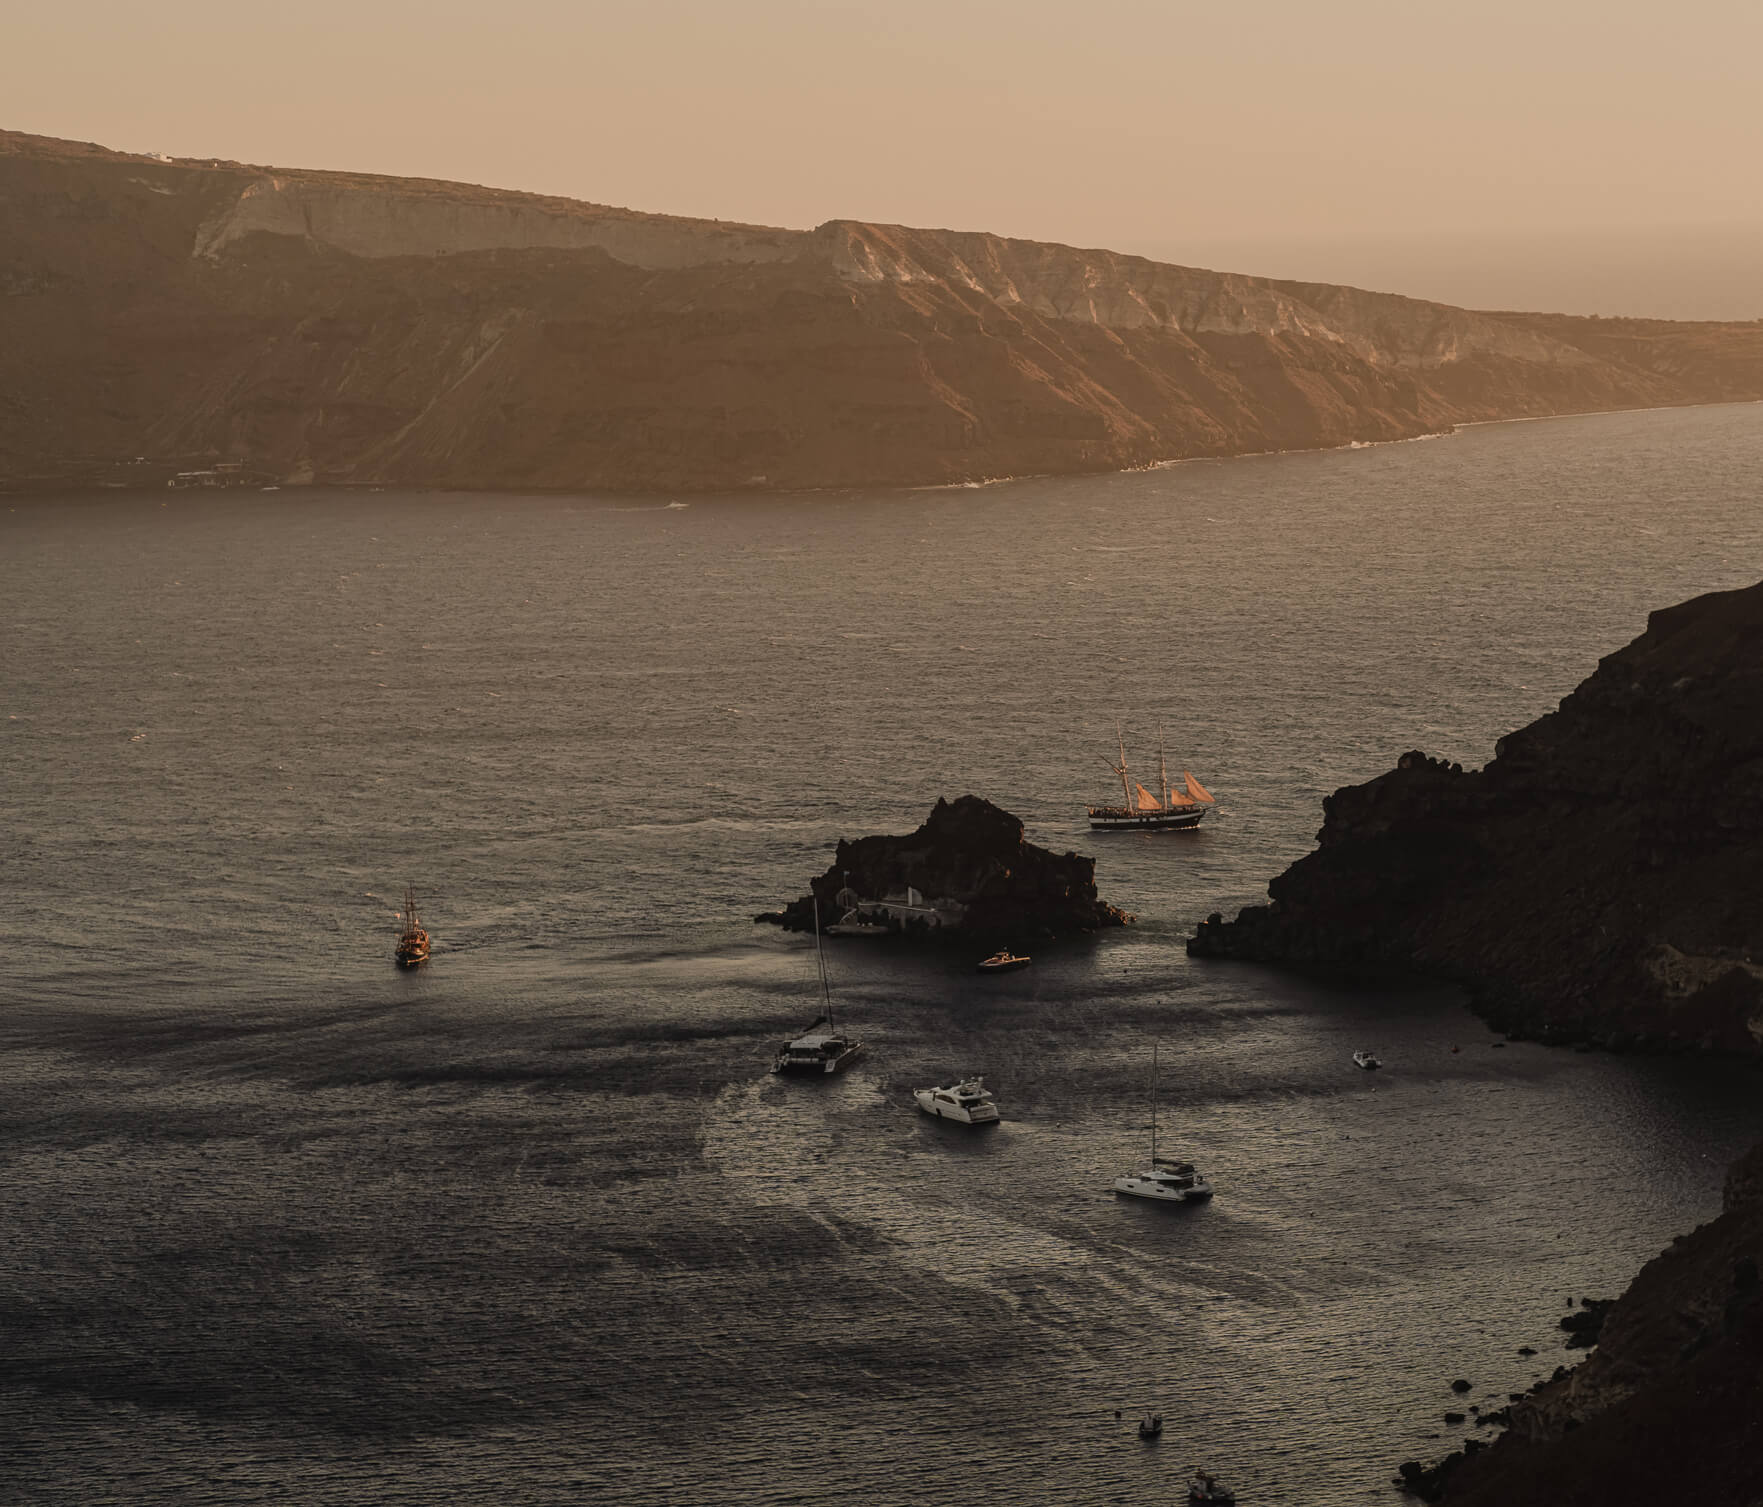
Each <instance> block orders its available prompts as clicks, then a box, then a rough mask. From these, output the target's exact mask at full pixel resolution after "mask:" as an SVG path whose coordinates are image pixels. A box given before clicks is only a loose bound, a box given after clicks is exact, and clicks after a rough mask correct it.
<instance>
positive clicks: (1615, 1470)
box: [1404, 1146, 1763, 1507]
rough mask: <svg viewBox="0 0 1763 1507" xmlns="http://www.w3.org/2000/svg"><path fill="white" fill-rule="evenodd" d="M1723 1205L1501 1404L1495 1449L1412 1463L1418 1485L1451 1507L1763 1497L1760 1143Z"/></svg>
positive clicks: (1407, 1471) (1745, 1502)
mask: <svg viewBox="0 0 1763 1507" xmlns="http://www.w3.org/2000/svg"><path fill="white" fill-rule="evenodd" d="M1723 1203H1724V1207H1723V1211H1722V1213H1721V1214H1720V1216H1719V1217H1718V1218H1717V1219H1714V1220H1711V1221H1710V1222H1709V1223H1707V1224H1705V1225H1703V1226H1702V1227H1701V1228H1700V1229H1698V1230H1695V1231H1694V1232H1693V1233H1691V1234H1689V1235H1683V1236H1679V1237H1678V1238H1677V1240H1675V1241H1674V1242H1673V1243H1672V1245H1671V1246H1670V1247H1669V1248H1668V1249H1667V1250H1666V1251H1664V1252H1663V1253H1662V1254H1661V1255H1659V1256H1656V1257H1654V1258H1653V1260H1652V1261H1650V1262H1648V1263H1647V1265H1646V1266H1645V1267H1643V1268H1642V1269H1641V1272H1640V1274H1639V1275H1638V1276H1637V1277H1636V1278H1635V1279H1634V1281H1633V1282H1632V1283H1631V1284H1630V1286H1629V1288H1628V1291H1627V1292H1625V1293H1624V1294H1623V1295H1622V1297H1621V1298H1619V1299H1618V1300H1617V1301H1616V1302H1615V1303H1614V1304H1613V1305H1611V1306H1610V1307H1609V1310H1608V1312H1607V1313H1605V1314H1604V1316H1603V1321H1602V1324H1601V1326H1600V1328H1599V1332H1598V1337H1597V1348H1596V1350H1594V1351H1593V1352H1592V1354H1591V1355H1590V1356H1589V1357H1588V1358H1587V1359H1586V1360H1585V1361H1584V1362H1582V1363H1581V1364H1580V1365H1578V1366H1576V1367H1574V1368H1572V1369H1571V1370H1565V1371H1558V1372H1557V1373H1556V1375H1555V1377H1554V1378H1553V1379H1551V1380H1550V1381H1546V1382H1544V1383H1543V1384H1542V1385H1541V1386H1539V1387H1537V1388H1536V1389H1535V1391H1534V1392H1533V1393H1532V1394H1531V1395H1530V1396H1528V1397H1525V1398H1522V1399H1520V1400H1518V1401H1515V1402H1514V1403H1513V1404H1512V1405H1511V1407H1510V1408H1508V1409H1504V1410H1503V1412H1504V1413H1505V1414H1506V1422H1507V1424H1508V1427H1507V1430H1506V1432H1505V1433H1504V1434H1502V1435H1501V1436H1500V1437H1499V1438H1497V1439H1496V1440H1495V1441H1494V1442H1493V1444H1492V1445H1491V1446H1490V1447H1485V1448H1475V1449H1471V1450H1466V1451H1463V1452H1459V1453H1456V1454H1453V1455H1451V1456H1449V1457H1447V1459H1446V1460H1444V1461H1442V1462H1440V1463H1439V1464H1438V1465H1436V1466H1433V1467H1431V1468H1429V1469H1424V1470H1415V1469H1412V1468H1410V1467H1404V1475H1405V1476H1406V1478H1407V1480H1408V1482H1409V1484H1410V1486H1411V1488H1412V1489H1415V1490H1416V1493H1417V1494H1418V1495H1420V1496H1422V1497H1423V1498H1424V1499H1425V1500H1428V1501H1435V1502H1439V1501H1442V1502H1445V1503H1447V1504H1449V1507H1625V1504H1629V1503H1634V1504H1646V1507H1651V1504H1654V1503H1659V1502H1674V1501H1676V1502H1696V1503H1699V1504H1702V1507H1752V1504H1754V1503H1756V1502H1758V1501H1763V1281H1760V1280H1759V1270H1760V1268H1763V1146H1759V1147H1757V1148H1755V1149H1754V1150H1752V1151H1751V1152H1750V1153H1749V1154H1748V1155H1746V1156H1745V1157H1743V1158H1741V1159H1740V1160H1739V1161H1738V1162H1737V1163H1735V1164H1734V1166H1733V1167H1732V1169H1731V1171H1730V1172H1729V1173H1728V1175H1727V1181H1726V1193H1725V1198H1724V1200H1723ZM1472 1442H1473V1441H1472Z"/></svg>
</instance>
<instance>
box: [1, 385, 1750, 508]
mask: <svg viewBox="0 0 1763 1507" xmlns="http://www.w3.org/2000/svg"><path fill="white" fill-rule="evenodd" d="M1759 406H1763V397H1759V398H1726V399H1720V400H1716V401H1712V402H1686V403H1652V404H1646V405H1643V406H1640V407H1628V408H1582V409H1568V410H1563V411H1561V412H1559V413H1528V414H1518V415H1515V416H1513V417H1511V418H1501V419H1465V420H1463V421H1461V422H1458V423H1453V424H1452V425H1451V426H1450V427H1449V428H1446V429H1435V430H1429V431H1427V432H1426V433H1424V434H1408V435H1401V436H1399V437H1397V438H1394V439H1356V440H1348V441H1346V442H1345V443H1343V444H1339V445H1303V446H1293V447H1290V448H1288V449H1274V450H1240V451H1228V452H1221V453H1217V454H1207V455H1181V456H1173V457H1170V458H1168V459H1165V460H1155V461H1147V462H1145V463H1144V464H1142V465H1135V466H1110V467H1105V468H1101V469H1097V470H1071V471H1024V472H1019V473H1013V474H1011V475H1008V476H983V477H971V478H968V479H966V480H961V481H942V482H886V481H878V482H852V483H840V484H837V485H820V486H800V487H786V486H770V485H764V486H761V485H742V484H738V483H731V484H725V485H715V486H713V485H708V484H706V485H703V486H669V487H658V486H657V487H644V486H640V485H631V486H620V487H607V488H592V489H588V488H580V487H532V486H527V487H518V486H488V485H481V484H477V483H472V484H469V485H467V484H463V483H462V484H460V485H458V486H434V485H420V484H406V483H400V482H395V481H374V482H364V481H331V480H311V481H288V480H281V481H276V482H272V483H269V484H267V485H262V486H259V485H254V484H253V485H245V484H241V485H237V486H209V487H181V488H179V487H171V486H168V485H167V484H166V483H164V482H163V481H156V482H148V481H142V482H139V483H134V484H130V483H127V482H96V481H90V480H70V481H68V482H66V483H65V484H58V485H54V486H34V487H30V486H24V485H21V484H20V483H19V482H18V481H16V480H13V479H9V478H6V477H0V497H7V498H23V499H36V498H42V499H48V498H52V497H62V496H69V495H80V496H98V495H103V494H119V495H128V496H143V495H145V496H153V495H157V494H161V493H165V492H171V491H175V492H179V493H180V494H182V493H188V494H192V495H195V496H212V495H213V494H215V493H239V494H247V495H252V496H256V495H260V494H262V493H264V492H292V493H302V492H310V493H319V492H402V493H413V494H415V495H418V496H423V495H433V496H437V497H456V496H460V495H462V494H467V493H472V492H482V493H488V494H491V495H494V496H497V497H581V498H596V497H641V498H645V499H649V498H663V497H673V496H677V495H681V494H683V495H685V496H689V497H690V498H691V499H692V500H693V501H694V502H706V501H708V502H715V501H717V500H727V501H736V500H740V501H746V500H750V499H753V498H779V499H782V498H804V499H810V498H815V497H824V496H846V495H849V494H850V493H853V492H899V493H926V492H977V491H984V490H990V489H992V488H996V487H1004V486H1010V485H1012V484H1014V483H1018V482H1033V481H1062V480H1075V479H1078V478H1082V477H1095V478H1103V477H1111V476H1136V475H1141V474H1145V473H1149V472H1153V471H1173V470H1176V469H1178V468H1180V467H1183V466H1194V465H1205V464H1221V463H1224V462H1229V461H1241V460H1270V459H1274V458H1277V457H1281V456H1300V455H1331V454H1336V453H1339V452H1344V451H1354V450H1381V449H1384V448H1385V447H1387V446H1391V445H1416V444H1421V443H1423V442H1425V441H1429V440H1446V439H1451V438H1453V437H1454V436H1456V435H1457V434H1459V433H1461V432H1462V431H1464V430H1466V429H1493V428H1499V427H1501V426H1502V425H1507V424H1544V423H1559V422H1562V421H1564V420H1571V419H1595V418H1605V417H1615V416H1617V415H1620V414H1634V413H1673V412H1679V411H1682V410H1685V409H1693V408H1743V407H1759ZM161 464H169V463H161ZM688 505H689V504H686V503H681V504H680V507H682V508H684V507H686V506H688ZM662 506H666V504H665V503H664V504H662Z"/></svg>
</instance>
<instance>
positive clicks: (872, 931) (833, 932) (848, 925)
mask: <svg viewBox="0 0 1763 1507" xmlns="http://www.w3.org/2000/svg"><path fill="white" fill-rule="evenodd" d="M888 931H889V928H888V927H886V926H883V925H882V924H881V923H880V922H879V921H865V920H864V919H863V913H862V912H861V911H859V910H858V909H857V908H856V907H855V906H853V907H852V908H851V909H850V910H848V911H846V912H845V914H844V915H842V916H841V917H839V919H838V920H837V921H835V922H833V924H832V925H831V926H829V927H827V929H826V934H827V935H828V936H829V937H885V936H886V935H887V934H888Z"/></svg>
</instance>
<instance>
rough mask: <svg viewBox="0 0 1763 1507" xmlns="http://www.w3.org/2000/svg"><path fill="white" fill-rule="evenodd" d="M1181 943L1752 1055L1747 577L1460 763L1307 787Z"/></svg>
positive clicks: (1548, 1035) (1758, 642)
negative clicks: (1314, 813) (1300, 847)
mask: <svg viewBox="0 0 1763 1507" xmlns="http://www.w3.org/2000/svg"><path fill="white" fill-rule="evenodd" d="M1323 811H1324V820H1323V825H1322V830H1321V832H1319V833H1318V834H1317V843H1318V846H1317V848H1316V851H1315V852H1313V853H1311V854H1309V855H1308V856H1306V857H1304V858H1301V859H1299V860H1298V862H1296V863H1294V864H1293V865H1292V866H1291V867H1290V868H1289V869H1287V870H1286V871H1285V873H1283V874H1281V875H1280V876H1279V877H1278V878H1277V879H1275V880H1274V881H1273V882H1272V883H1271V884H1269V885H1268V894H1269V895H1270V896H1271V897H1272V900H1271V903H1270V904H1268V905H1264V906H1250V907H1248V908H1246V909H1244V910H1243V911H1242V912H1241V913H1240V914H1239V915H1238V916H1237V918H1236V920H1234V921H1223V920H1222V919H1219V918H1213V919H1211V920H1208V921H1207V922H1206V923H1205V924H1203V925H1202V926H1201V927H1200V928H1199V931H1198V933H1197V935H1195V936H1194V938H1193V939H1192V940H1191V941H1190V942H1189V943H1188V951H1189V952H1191V953H1193V954H1194V955H1196V956H1199V957H1215V958H1245V959H1254V960H1258V961H1263V962H1276V963H1290V964H1301V965H1324V966H1330V967H1336V968H1342V969H1346V970H1349V971H1354V970H1365V971H1374V970H1378V969H1393V970H1402V971H1411V972H1417V973H1424V974H1431V975H1435V976H1440V977H1444V978H1450V979H1455V980H1457V981H1459V982H1461V983H1462V984H1464V985H1465V986H1466V987H1467V988H1468V990H1469V991H1470V997H1471V1001H1472V1003H1473V1004H1474V1006H1475V1008H1476V1009H1477V1010H1478V1011H1479V1012H1480V1013H1481V1014H1482V1015H1483V1016H1485V1017H1486V1019H1487V1020H1488V1021H1489V1022H1490V1024H1492V1025H1493V1026H1495V1027H1496V1028H1497V1029H1499V1030H1502V1031H1505V1032H1508V1033H1509V1034H1512V1035H1516V1036H1525V1037H1534V1038H1537V1039H1540V1040H1543V1041H1554V1042H1567V1041H1590V1042H1594V1043H1598V1044H1601V1045H1606V1046H1611V1047H1641V1046H1646V1047H1660V1048H1674V1049H1676V1048H1688V1049H1701V1050H1712V1051H1718V1052H1725V1053H1735V1054H1739V1055H1744V1056H1750V1057H1757V1058H1760V1059H1763V961H1760V960H1763V585H1758V586H1752V587H1748V588H1746V589H1744V590H1742V591H1726V592H1716V593H1712V594H1710V595H1708V596H1703V597H1697V598H1696V599H1694V600H1693V601H1688V602H1684V603H1681V604H1680V605H1678V606H1676V607H1670V608H1666V609H1665V610H1663V611H1660V612H1655V613H1653V614H1652V616H1651V618H1650V619H1649V620H1648V624H1647V631H1646V632H1645V633H1644V634H1642V635H1641V636H1640V637H1639V638H1638V639H1636V640H1635V641H1634V642H1633V643H1631V644H1630V645H1629V646H1628V647H1627V648H1625V649H1623V650H1621V651H1620V652H1619V653H1616V654H1612V655H1610V656H1609V657H1608V658H1606V659H1605V660H1603V661H1602V662H1601V663H1600V664H1599V666H1598V669H1597V672H1596V673H1595V674H1594V675H1592V676H1591V678H1590V679H1588V680H1587V681H1586V682H1585V683H1584V684H1583V685H1581V686H1580V687H1579V688H1578V689H1577V690H1575V691H1574V692H1573V693H1572V694H1571V695H1570V696H1568V697H1567V698H1566V699H1565V700H1563V701H1562V703H1561V706H1560V708H1559V710H1557V711H1554V712H1551V713H1550V714H1549V715H1547V716H1545V717H1541V718H1539V719H1538V720H1537V721H1535V722H1533V723H1532V724H1531V725H1530V726H1529V727H1526V728H1523V729H1521V730H1519V731H1518V732H1515V733H1512V734H1509V735H1508V736H1507V737H1505V738H1503V739H1501V740H1500V743H1499V745H1498V748H1497V750H1496V757H1495V758H1494V760H1493V761H1492V762H1491V763H1490V764H1488V765H1487V767H1486V768H1485V769H1481V770H1464V769H1462V768H1460V767H1458V766H1456V765H1452V764H1445V763H1443V762H1441V761H1439V760H1436V759H1430V758H1428V757H1426V756H1425V755H1424V754H1421V753H1418V752H1416V753H1408V754H1404V755H1403V756H1402V758H1401V760H1400V761H1399V762H1398V764H1397V766H1396V768H1395V769H1393V770H1391V771H1390V772H1389V773H1387V774H1384V775H1381V776H1379V777H1378V778H1377V779H1375V780H1372V781H1370V782H1369V783H1367V784H1364V785H1355V786H1350V787H1348V788H1346V789H1342V790H1337V791H1336V792H1335V793H1334V794H1333V795H1332V796H1330V797H1329V798H1328V799H1327V800H1326V801H1324V803H1323Z"/></svg>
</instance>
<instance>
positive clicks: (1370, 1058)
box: [1353, 1052, 1383, 1072]
mask: <svg viewBox="0 0 1763 1507" xmlns="http://www.w3.org/2000/svg"><path fill="white" fill-rule="evenodd" d="M1353 1061H1354V1062H1355V1063H1356V1064H1357V1065H1358V1066H1360V1067H1362V1068H1364V1069H1365V1070H1366V1071H1367V1072H1369V1071H1370V1070H1371V1069H1372V1068H1374V1067H1382V1066H1383V1064H1382V1063H1381V1062H1379V1061H1378V1060H1377V1053H1376V1052H1355V1053H1353Z"/></svg>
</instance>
